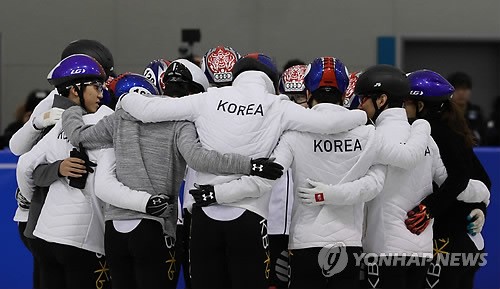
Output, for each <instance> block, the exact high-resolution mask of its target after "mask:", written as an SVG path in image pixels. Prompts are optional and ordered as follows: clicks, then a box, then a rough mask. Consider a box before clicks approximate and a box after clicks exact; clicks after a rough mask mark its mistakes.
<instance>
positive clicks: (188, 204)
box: [182, 167, 196, 213]
mask: <svg viewBox="0 0 500 289" xmlns="http://www.w3.org/2000/svg"><path fill="white" fill-rule="evenodd" d="M195 182H196V171H195V170H193V169H192V168H190V167H187V170H186V176H185V177H184V200H183V202H184V203H183V204H182V207H183V208H185V209H187V210H188V212H189V213H192V212H193V204H194V198H193V196H191V194H190V193H189V190H191V189H193V188H194V183H195Z"/></svg>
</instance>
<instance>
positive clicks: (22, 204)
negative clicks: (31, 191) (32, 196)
mask: <svg viewBox="0 0 500 289" xmlns="http://www.w3.org/2000/svg"><path fill="white" fill-rule="evenodd" d="M16 201H17V205H18V206H19V208H21V209H25V210H29V208H30V205H31V202H30V201H28V200H27V199H26V198H25V197H24V196H23V194H21V191H20V190H19V188H17V189H16Z"/></svg>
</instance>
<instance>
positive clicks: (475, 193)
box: [457, 179, 490, 206]
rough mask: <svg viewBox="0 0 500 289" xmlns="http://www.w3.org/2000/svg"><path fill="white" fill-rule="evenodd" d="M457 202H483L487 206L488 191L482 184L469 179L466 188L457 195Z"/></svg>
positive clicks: (488, 199) (488, 200)
mask: <svg viewBox="0 0 500 289" xmlns="http://www.w3.org/2000/svg"><path fill="white" fill-rule="evenodd" d="M457 200H459V201H463V202H466V203H481V202H483V203H485V204H486V206H488V205H489V203H490V190H488V187H486V185H485V184H484V183H483V182H481V181H479V180H473V179H470V180H469V184H468V185H467V188H465V190H464V191H463V192H461V193H460V195H458V197H457Z"/></svg>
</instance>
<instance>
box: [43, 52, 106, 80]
mask: <svg viewBox="0 0 500 289" xmlns="http://www.w3.org/2000/svg"><path fill="white" fill-rule="evenodd" d="M105 79H106V73H105V72H104V69H103V68H102V66H101V65H100V64H99V62H97V60H95V59H94V58H92V57H90V56H88V55H85V54H73V55H70V56H68V57H66V58H64V59H63V60H61V61H60V62H59V63H58V64H57V65H56V66H55V67H54V68H52V70H51V71H50V72H49V74H48V75H47V80H48V81H49V83H50V84H52V85H53V86H55V87H58V86H63V85H65V86H69V85H71V84H75V83H81V82H84V81H93V80H97V81H100V82H104V80H105Z"/></svg>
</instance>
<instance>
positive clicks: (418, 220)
mask: <svg viewBox="0 0 500 289" xmlns="http://www.w3.org/2000/svg"><path fill="white" fill-rule="evenodd" d="M406 215H407V216H408V219H406V220H405V224H406V228H408V230H409V231H410V232H412V233H413V234H415V235H420V234H421V233H422V232H423V231H424V230H425V229H426V228H427V226H428V225H429V223H430V222H431V219H432V216H431V214H430V212H429V211H428V209H427V207H426V206H425V205H423V204H420V205H418V206H416V207H415V208H413V209H412V210H411V211H409V212H408V213H407V214H406Z"/></svg>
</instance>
